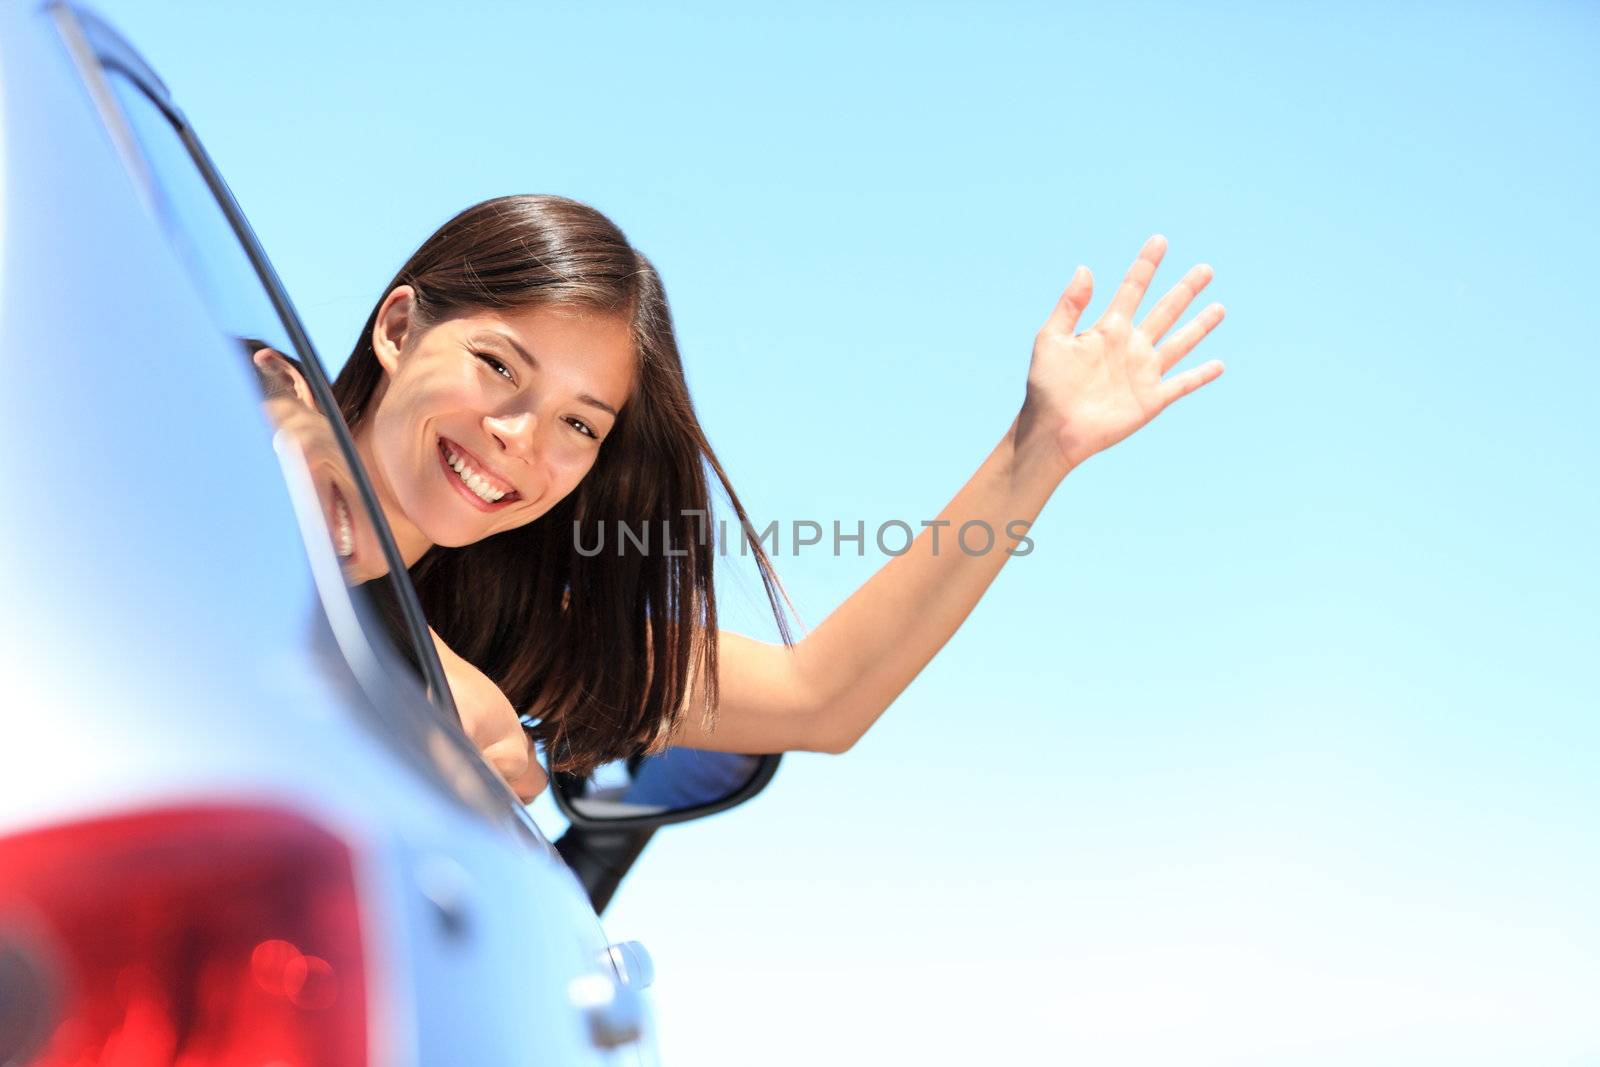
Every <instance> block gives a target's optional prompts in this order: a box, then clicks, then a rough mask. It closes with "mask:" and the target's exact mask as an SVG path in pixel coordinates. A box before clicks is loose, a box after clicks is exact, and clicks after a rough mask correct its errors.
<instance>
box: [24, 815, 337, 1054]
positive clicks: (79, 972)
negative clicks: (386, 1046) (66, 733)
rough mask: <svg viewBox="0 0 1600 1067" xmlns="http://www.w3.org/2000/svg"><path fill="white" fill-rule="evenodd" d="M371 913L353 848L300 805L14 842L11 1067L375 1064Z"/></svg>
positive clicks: (109, 825) (143, 820)
mask: <svg viewBox="0 0 1600 1067" xmlns="http://www.w3.org/2000/svg"><path fill="white" fill-rule="evenodd" d="M358 920H359V905H358V900H357V894H356V885H355V873H354V869H353V864H352V860H351V855H350V851H349V849H347V848H346V847H345V845H344V844H343V843H342V842H341V841H339V840H338V839H337V838H335V837H333V836H332V835H331V834H329V833H328V832H327V831H325V830H323V829H321V828H319V827H317V826H315V825H313V824H312V823H310V822H308V821H306V820H305V819H304V818H302V817H300V816H297V815H293V814H290V813H287V812H282V811H271V810H259V809H246V808H185V809H176V810H165V811H155V812H148V813H141V814H136V815H127V816H118V817H114V818H106V819H100V820H96V821H93V822H82V823H74V824H70V825H64V826H59V827H52V828H49V829H45V830H37V831H32V832H29V833H25V834H21V835H17V836H14V837H7V838H0V1000H4V1001H7V1002H8V1003H9V1004H10V1005H11V1008H10V1009H7V1008H5V1007H3V1006H0V1063H7V1064H10V1063H27V1064H33V1065H35V1067H68V1065H71V1067H90V1065H95V1067H155V1065H158V1064H160V1065H169V1064H170V1065H176V1067H263V1065H267V1064H272V1065H279V1067H355V1065H359V1064H365V1063H366V1045H367V1035H366V984H365V981H364V976H363V961H362V951H361V931H360V925H359V921H358Z"/></svg>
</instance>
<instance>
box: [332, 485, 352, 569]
mask: <svg viewBox="0 0 1600 1067" xmlns="http://www.w3.org/2000/svg"><path fill="white" fill-rule="evenodd" d="M333 513H334V516H335V517H336V518H337V519H338V527H339V528H338V531H337V534H336V536H335V537H334V544H333V547H334V551H335V552H337V553H339V558H340V559H349V558H350V557H351V556H353V555H355V554H356V531H355V527H354V525H353V524H352V523H351V522H350V505H348V504H346V503H345V502H344V498H343V497H336V498H334V502H333Z"/></svg>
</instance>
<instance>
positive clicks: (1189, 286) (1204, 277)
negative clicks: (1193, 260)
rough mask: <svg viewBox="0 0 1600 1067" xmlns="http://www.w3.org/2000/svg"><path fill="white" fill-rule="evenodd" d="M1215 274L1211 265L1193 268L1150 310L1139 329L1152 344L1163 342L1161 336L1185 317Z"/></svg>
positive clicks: (1204, 264) (1205, 264)
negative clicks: (1190, 306) (1185, 313)
mask: <svg viewBox="0 0 1600 1067" xmlns="http://www.w3.org/2000/svg"><path fill="white" fill-rule="evenodd" d="M1213 273H1214V272H1213V271H1212V269H1211V265H1210V264H1209V263H1202V264H1200V265H1199V266H1197V267H1191V268H1190V270H1189V273H1188V274H1185V275H1184V276H1183V280H1182V281H1180V282H1179V283H1178V284H1177V285H1174V286H1173V287H1172V288H1171V289H1169V290H1168V291H1167V295H1166V296H1164V297H1162V298H1161V302H1160V303H1158V304H1157V305H1156V306H1155V307H1153V308H1151V309H1150V314H1148V315H1146V316H1145V317H1144V321H1143V322H1142V323H1140V324H1139V329H1140V330H1141V331H1143V332H1144V335H1145V336H1146V337H1147V338H1149V339H1150V343H1151V344H1155V343H1156V342H1157V341H1159V340H1161V336H1162V335H1163V334H1165V333H1166V332H1167V331H1168V330H1170V329H1172V324H1173V323H1175V322H1177V321H1178V320H1179V319H1180V318H1182V317H1183V313H1184V312H1185V311H1187V310H1188V308H1189V305H1190V303H1192V302H1193V301H1194V298H1195V297H1196V296H1199V295H1200V290H1202V289H1204V288H1205V287H1206V286H1207V285H1208V284H1209V283H1210V282H1211V278H1212V275H1213Z"/></svg>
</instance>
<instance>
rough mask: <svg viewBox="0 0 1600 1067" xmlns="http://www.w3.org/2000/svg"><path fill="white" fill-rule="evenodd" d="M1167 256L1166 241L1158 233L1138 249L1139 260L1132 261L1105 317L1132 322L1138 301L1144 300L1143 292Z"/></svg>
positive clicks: (1137, 308) (1137, 307)
mask: <svg viewBox="0 0 1600 1067" xmlns="http://www.w3.org/2000/svg"><path fill="white" fill-rule="evenodd" d="M1166 254H1167V239H1166V238H1165V237H1163V236H1161V235H1160V234H1159V233H1158V234H1156V235H1155V236H1154V237H1152V238H1150V240H1148V241H1146V242H1145V243H1144V247H1143V248H1141V249H1139V258H1138V259H1136V260H1134V261H1133V266H1131V267H1129V268H1128V273H1127V275H1126V276H1124V277H1123V279H1122V285H1121V286H1120V287H1118V289H1117V295H1116V296H1113V297H1112V298H1111V305H1110V306H1109V307H1107V308H1106V314H1105V315H1102V316H1100V317H1101V318H1102V319H1104V318H1105V317H1106V315H1121V316H1122V317H1123V318H1125V319H1128V320H1130V321H1131V320H1132V319H1133V313H1134V312H1135V311H1138V310H1139V301H1141V300H1143V299H1144V292H1145V290H1146V289H1148V288H1150V279H1152V278H1154V277H1155V276H1156V268H1157V267H1159V266H1161V257H1162V256H1164V255H1166Z"/></svg>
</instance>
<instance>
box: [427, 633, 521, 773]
mask: <svg viewBox="0 0 1600 1067" xmlns="http://www.w3.org/2000/svg"><path fill="white" fill-rule="evenodd" d="M428 633H429V635H431V636H432V637H433V645H434V648H436V649H438V652H439V662H440V663H441V664H442V665H443V667H444V674H445V679H446V680H447V681H448V682H449V683H450V695H451V696H452V697H454V698H455V702H456V711H457V712H458V713H459V714H460V716H461V727H462V729H464V730H465V731H466V732H467V737H468V738H470V739H471V741H472V743H473V744H474V745H477V746H478V751H480V752H482V753H483V758H484V759H485V760H487V761H488V762H489V765H490V766H491V767H493V768H494V769H495V770H496V771H497V772H499V774H500V777H502V778H504V779H505V780H506V784H507V785H509V786H510V787H511V789H512V791H513V792H515V793H516V794H517V796H518V798H520V799H521V800H522V801H524V802H527V801H530V800H532V799H533V798H534V797H536V796H538V795H539V793H540V792H541V791H542V790H543V789H544V787H545V781H546V779H545V774H544V769H543V768H542V767H540V766H539V761H538V760H537V759H535V758H534V757H533V752H532V745H531V744H529V742H528V737H527V734H525V733H524V732H523V729H522V723H521V721H520V720H519V719H518V717H517V712H516V709H515V708H513V707H512V706H511V701H510V700H508V699H507V698H506V695H505V694H504V693H502V692H501V691H500V687H499V686H497V685H495V684H494V682H493V681H492V680H491V679H490V678H489V676H488V675H486V674H484V673H483V672H482V671H480V670H478V668H476V667H474V666H473V665H472V664H470V663H468V662H467V661H466V660H464V659H462V658H461V657H460V656H458V655H456V653H455V650H454V649H452V648H451V647H450V646H449V645H447V644H445V643H444V640H443V639H442V638H440V636H439V635H438V634H436V633H434V632H433V629H432V627H429V629H428Z"/></svg>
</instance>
